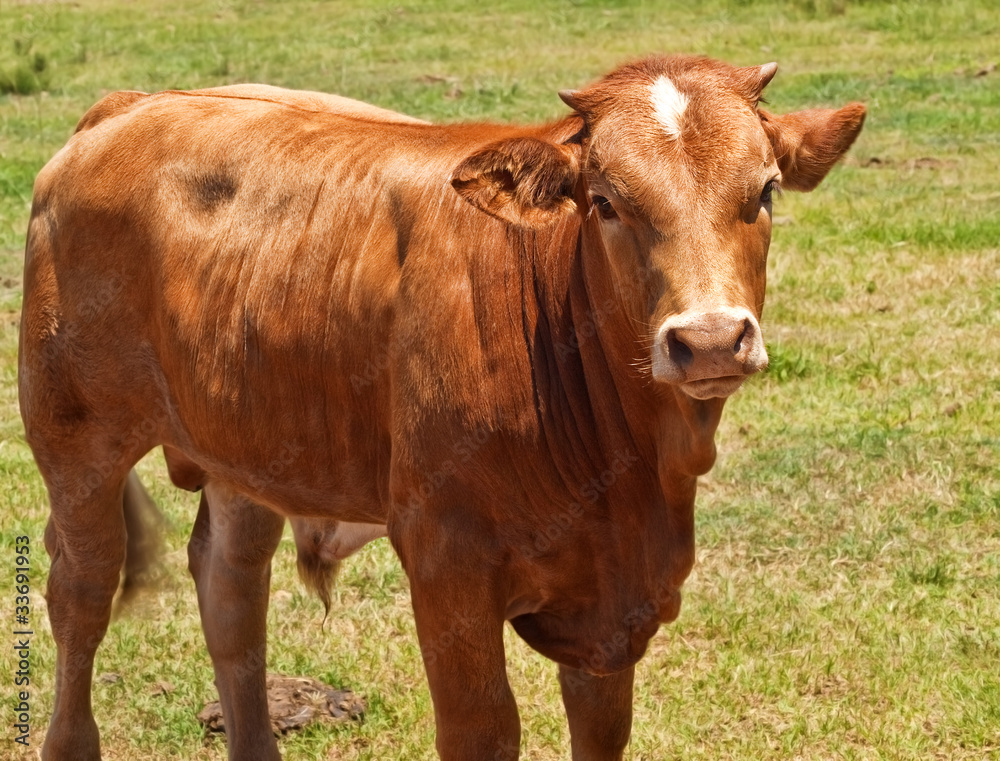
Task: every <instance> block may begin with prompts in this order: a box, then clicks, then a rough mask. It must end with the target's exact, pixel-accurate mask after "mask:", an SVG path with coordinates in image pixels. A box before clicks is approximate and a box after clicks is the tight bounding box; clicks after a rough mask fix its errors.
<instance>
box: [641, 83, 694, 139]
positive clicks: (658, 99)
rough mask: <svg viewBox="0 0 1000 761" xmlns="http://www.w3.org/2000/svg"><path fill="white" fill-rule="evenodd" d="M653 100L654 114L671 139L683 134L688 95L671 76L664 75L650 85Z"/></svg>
mask: <svg viewBox="0 0 1000 761" xmlns="http://www.w3.org/2000/svg"><path fill="white" fill-rule="evenodd" d="M649 92H650V94H651V95H652V101H653V116H654V117H656V120H657V121H658V122H659V123H660V125H661V126H662V127H663V129H664V130H665V131H666V133H667V135H669V137H670V139H671V140H677V139H678V138H679V137H680V136H681V119H682V118H683V117H684V109H686V108H687V104H688V99H687V95H685V94H684V93H682V92H681V91H680V90H678V89H677V87H676V86H675V85H674V83H673V82H671V81H670V77H668V76H666V75H664V76H662V77H660V78H659V79H657V80H656V81H655V82H653V84H651V85H650V86H649Z"/></svg>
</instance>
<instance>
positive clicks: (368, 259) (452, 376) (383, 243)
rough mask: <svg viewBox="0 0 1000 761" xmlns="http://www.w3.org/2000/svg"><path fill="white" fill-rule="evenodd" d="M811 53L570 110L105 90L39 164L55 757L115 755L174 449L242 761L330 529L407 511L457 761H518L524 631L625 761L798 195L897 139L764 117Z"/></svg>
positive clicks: (31, 255)
mask: <svg viewBox="0 0 1000 761" xmlns="http://www.w3.org/2000/svg"><path fill="white" fill-rule="evenodd" d="M775 69H776V67H775V65H774V64H768V65H765V66H755V67H749V68H734V67H731V66H728V65H726V64H723V63H719V62H716V61H711V60H707V59H702V58H688V57H670V58H667V57H652V58H648V59H646V60H642V61H639V62H637V63H633V64H630V65H626V66H623V67H621V68H619V69H618V70H616V71H614V72H613V73H612V74H610V75H608V76H607V77H605V78H604V79H602V80H600V81H598V82H597V83H595V84H593V85H590V86H588V87H586V88H585V89H583V90H580V91H576V92H567V93H563V94H562V98H563V100H564V101H565V102H566V103H567V104H568V105H569V106H570V107H571V108H572V109H573V113H572V114H570V115H569V116H567V117H565V118H563V119H560V120H559V121H556V122H554V123H551V124H546V125H543V126H540V127H519V126H498V125H486V124H463V125H452V126H434V125H428V124H423V123H418V122H415V121H409V120H407V119H406V117H402V116H393V115H391V114H387V113H386V112H384V111H381V110H379V111H377V112H375V111H367V110H366V108H365V107H364V106H359V105H356V104H355V105H351V104H352V103H353V102H350V101H347V102H345V101H342V100H340V99H325V98H324V97H323V96H316V95H296V94H293V93H286V92H284V91H279V90H274V89H272V88H260V89H255V88H246V87H244V88H239V89H235V90H233V89H226V88H223V89H219V90H211V91H200V92H193V93H178V92H170V93H161V94H158V95H149V96H147V95H144V94H140V93H132V94H125V95H122V94H118V95H113V96H109V98H110V100H108V99H106V100H104V101H102V102H101V103H99V104H98V105H97V106H95V109H96V111H92V112H91V113H90V114H88V116H86V117H84V126H85V128H84V129H81V130H80V131H79V132H77V134H75V135H74V136H73V138H72V139H71V140H70V142H69V144H68V145H67V146H66V147H65V148H64V149H63V150H62V151H61V152H60V153H59V154H57V155H56V157H55V158H54V159H53V160H52V161H51V162H50V163H49V164H48V165H47V166H46V167H45V169H44V170H43V171H42V172H41V174H40V175H39V177H38V180H37V183H36V185H35V197H34V206H33V211H32V218H31V224H30V229H29V236H28V245H27V254H26V264H25V280H24V284H25V294H24V308H23V316H22V325H21V348H20V401H21V410H22V416H23V418H24V422H25V427H26V430H27V437H28V441H29V443H30V445H31V447H32V450H33V452H34V454H35V458H36V460H37V462H38V466H39V469H40V470H41V472H42V475H43V477H44V479H45V482H46V485H47V487H48V490H49V497H50V500H51V518H50V521H49V525H48V528H47V530H46V537H45V538H46V546H47V548H48V550H49V552H50V554H51V556H52V567H51V571H50V576H49V582H48V601H49V615H50V618H51V623H52V631H53V636H54V638H55V640H56V644H57V647H58V663H57V672H56V685H57V686H56V699H55V712H54V715H53V717H52V721H51V725H50V728H49V731H48V736H47V738H46V743H45V748H44V752H43V756H44V757H45V758H46V759H60V760H63V759H96V758H99V755H100V750H99V740H98V731H97V726H96V723H95V721H94V717H93V715H92V713H91V709H90V687H91V673H92V666H93V659H94V653H95V651H96V648H97V645H98V643H99V642H100V639H101V637H102V636H103V634H104V632H105V629H106V626H107V624H108V617H109V611H110V608H111V601H112V596H113V594H114V591H115V588H116V586H117V583H118V576H119V571H120V569H121V566H122V562H123V556H124V552H125V549H124V548H125V540H126V529H125V526H124V521H123V517H122V508H121V505H122V501H121V500H122V492H123V487H124V484H125V482H126V479H127V474H128V472H129V469H130V468H131V467H132V465H133V464H134V463H135V462H136V461H137V460H138V459H139V458H140V457H141V456H142V455H143V454H144V453H145V452H147V451H149V450H150V449H151V448H152V447H154V446H156V445H158V444H166V445H168V446H170V447H173V448H174V449H175V450H177V451H178V452H180V453H182V454H183V456H184V457H185V458H186V459H188V460H190V461H191V462H192V463H194V464H196V465H197V467H198V468H200V469H201V470H203V471H204V473H205V474H206V476H207V478H206V484H205V492H206V495H207V500H208V504H210V506H211V509H209V510H206V511H204V513H205V514H204V515H202V514H200V516H199V521H200V523H201V524H202V525H200V526H199V527H196V529H195V531H196V535H201V536H207V537H208V540H209V541H207V542H201V543H198V546H199V547H202V548H203V551H197V552H192V555H191V565H192V570H193V572H194V575H195V579H196V584H197V587H198V594H199V599H200V601H201V603H202V614H203V615H202V618H203V625H204V629H205V634H206V639H207V642H208V647H209V652H210V653H211V656H212V660H213V664H214V667H215V671H216V682H217V684H218V687H219V692H220V697H221V700H222V705H223V709H224V711H225V713H226V724H227V727H229V728H230V729H229V754H230V758H233V759H277V758H279V755H278V751H277V747H276V744H275V741H274V739H273V737H272V736H271V734H270V730H269V728H268V723H267V720H266V715H265V710H266V706H265V705H264V698H263V695H264V658H263V653H264V636H265V632H264V613H265V607H266V602H267V583H268V571H269V567H270V566H269V563H270V558H271V555H272V552H273V549H274V546H275V544H276V542H277V541H278V535H279V532H280V528H281V522H282V516H283V515H297V516H300V517H306V518H310V517H314V518H332V519H336V520H342V521H347V522H354V523H367V524H387V526H388V532H389V537H390V539H391V541H392V544H393V546H394V548H395V550H396V551H397V553H398V554H399V557H400V560H401V562H402V565H403V568H404V569H405V570H406V573H407V575H408V577H409V580H410V586H411V596H412V602H413V607H414V613H415V618H416V623H417V630H418V635H419V638H420V644H421V648H422V651H423V653H424V662H425V665H426V669H427V675H428V679H429V682H430V689H431V694H432V697H433V700H434V710H435V716H436V721H437V746H438V751H439V753H440V756H441V758H442V759H445V761H458V760H459V759H461V760H462V761H481V760H482V759H491V760H499V759H514V758H516V757H517V755H518V744H519V735H520V725H519V720H518V715H517V709H516V706H515V703H514V697H513V696H512V694H511V691H510V688H509V685H508V683H507V677H506V673H505V658H504V649H503V626H504V622H505V621H510V622H511V623H512V624H513V626H514V628H515V629H516V631H517V632H518V633H519V634H520V635H521V636H522V637H523V638H524V639H525V640H526V641H527V642H528V643H529V644H530V645H531V646H532V647H534V648H535V649H536V650H538V651H539V652H541V653H543V654H545V655H546V656H548V657H550V658H552V659H554V660H556V661H557V662H558V663H559V664H560V682H561V685H562V688H563V690H562V691H563V699H564V703H565V707H566V711H567V714H568V717H569V725H570V735H571V742H572V749H573V758H574V759H575V761H583V760H584V759H586V760H587V761H606V760H610V759H620V758H621V757H622V753H623V749H624V747H625V745H626V743H627V741H628V737H629V733H630V728H631V710H632V709H631V704H632V682H633V674H634V664H635V663H636V661H637V660H638V659H639V658H640V657H641V656H642V654H643V652H644V651H645V649H646V646H647V644H648V642H649V639H650V637H652V635H653V634H654V633H655V632H656V630H657V628H658V627H659V625H660V624H661V623H663V622H667V621H671V620H672V619H674V618H675V617H676V616H677V614H678V611H679V606H680V591H679V590H680V587H681V585H682V583H683V581H684V579H685V578H686V576H687V575H688V572H689V570H690V568H691V565H692V562H693V559H694V533H693V523H694V516H693V507H694V496H695V487H696V481H697V477H698V475H699V474H702V473H705V472H706V471H707V470H708V469H709V468H710V467H711V466H712V463H713V461H714V459H715V445H714V433H715V430H716V426H717V424H718V422H719V416H720V414H721V412H722V408H723V404H724V402H725V399H726V397H728V396H729V395H731V394H732V393H733V392H735V391H736V390H737V388H739V386H740V384H741V383H742V382H743V381H744V379H745V378H747V377H748V376H749V375H751V374H753V373H755V372H757V371H759V370H761V369H762V368H763V367H764V366H765V365H766V362H767V357H766V353H765V349H764V343H763V339H762V336H761V331H760V325H759V323H758V320H759V317H760V312H761V309H762V306H763V303H764V280H765V263H766V257H767V250H768V246H769V242H770V235H771V200H772V194H773V192H774V191H775V189H776V188H777V187H778V186H779V184H780V186H782V187H784V188H788V189H792V190H811V189H812V188H813V187H815V186H816V185H817V184H818V183H819V181H820V180H821V179H822V178H823V177H824V176H825V174H826V173H827V172H828V171H829V169H830V168H831V167H832V166H833V165H834V164H835V163H836V161H837V160H838V159H839V158H840V157H841V156H842V155H843V154H844V152H845V151H846V150H847V149H848V147H849V146H850V145H851V143H852V142H853V140H854V139H855V137H856V136H857V134H858V132H859V131H860V129H861V125H862V122H863V120H864V115H865V109H864V107H863V106H861V105H859V104H853V105H850V106H847V107H845V108H842V109H840V110H810V111H803V112H798V113H793V114H789V115H786V116H780V117H779V116H772V115H770V114H767V113H765V112H764V111H761V110H759V109H758V107H757V106H758V102H759V99H760V95H761V92H762V90H763V88H764V86H765V85H766V84H767V83H768V81H770V79H771V78H772V77H773V75H774V72H775ZM217 525H218V526H219V527H221V529H224V530H221V531H218V532H216V531H214V527H216V526H217ZM204 548H207V549H204Z"/></svg>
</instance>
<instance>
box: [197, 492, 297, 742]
mask: <svg viewBox="0 0 1000 761" xmlns="http://www.w3.org/2000/svg"><path fill="white" fill-rule="evenodd" d="M283 526H284V519H283V518H282V517H281V516H279V515H276V514H275V513H273V512H271V511H270V510H268V509H267V508H264V507H261V506H260V505H257V504H255V503H253V502H250V501H249V500H247V499H245V498H243V497H241V496H239V495H237V494H234V493H233V492H232V491H230V490H229V489H227V488H225V487H223V486H220V485H217V484H214V483H210V484H208V485H207V486H206V487H205V491H204V492H203V493H202V498H201V506H200V507H199V510H198V518H197V520H196V521H195V526H194V531H193V532H192V534H191V541H190V542H189V543H188V564H189V568H190V570H191V575H192V576H194V580H195V586H196V587H197V589H198V607H199V609H200V610H201V623H202V628H203V629H204V630H205V642H206V643H207V644H208V652H209V655H211V657H212V666H213V667H214V669H215V684H216V687H217V688H218V690H219V701H220V703H221V704H222V715H223V718H224V719H225V722H226V742H227V745H228V751H229V758H230V759H234V761H235V759H240V761H280V758H281V755H280V754H279V753H278V745H277V743H276V741H275V739H274V734H273V732H272V730H271V721H270V717H269V715H268V710H267V671H266V667H267V658H266V652H267V599H268V592H269V587H270V582H271V557H272V556H273V555H274V551H275V549H276V548H277V546H278V542H279V541H280V539H281V531H282V527H283Z"/></svg>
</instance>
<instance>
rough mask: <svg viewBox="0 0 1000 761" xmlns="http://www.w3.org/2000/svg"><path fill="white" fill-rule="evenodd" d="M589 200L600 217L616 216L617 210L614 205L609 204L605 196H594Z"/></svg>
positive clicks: (610, 217) (613, 217) (609, 217)
mask: <svg viewBox="0 0 1000 761" xmlns="http://www.w3.org/2000/svg"><path fill="white" fill-rule="evenodd" d="M590 200H591V203H593V204H594V208H595V209H597V213H598V214H600V215H601V219H615V218H617V216H618V212H616V211H615V207H614V206H612V205H611V201H609V200H608V199H607V198H605V197H604V196H594V197H593V198H591V199H590Z"/></svg>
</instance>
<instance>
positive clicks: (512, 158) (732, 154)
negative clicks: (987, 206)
mask: <svg viewBox="0 0 1000 761" xmlns="http://www.w3.org/2000/svg"><path fill="white" fill-rule="evenodd" d="M776 68H777V67H776V66H775V64H767V65H764V66H759V67H749V68H734V67H731V66H728V65H726V64H723V63H719V62H716V61H710V60H706V59H698V58H651V59H647V60H644V61H640V62H638V63H635V64H630V65H628V66H624V67H622V68H621V69H619V70H617V71H615V72H614V73H612V74H610V75H609V76H608V77H605V78H604V79H603V80H601V81H600V82H597V83H596V84H594V85H592V86H590V87H588V88H586V89H584V90H582V91H577V92H567V93H561V97H562V98H563V100H564V101H565V102H566V103H567V104H569V105H570V106H571V107H572V108H573V109H574V110H576V111H577V113H579V114H580V116H582V117H583V122H584V125H585V126H584V130H583V131H582V132H581V133H580V134H579V135H578V136H576V137H575V138H574V139H572V140H570V141H568V142H567V143H565V144H556V143H549V142H546V141H542V140H536V139H534V138H517V139H515V140H510V141H504V143H501V144H497V145H496V146H491V147H490V148H489V149H487V150H486V151H484V152H481V153H480V154H477V155H476V156H473V157H470V158H469V159H467V160H466V162H464V163H463V164H462V165H461V166H460V167H459V168H458V169H457V170H456V172H455V177H454V180H453V184H454V185H455V187H456V189H458V190H459V192H461V193H463V195H465V196H466V198H468V199H469V200H470V201H471V202H472V203H474V204H475V205H477V206H479V207H480V208H483V209H484V210H485V211H488V212H489V213H491V214H494V215H495V216H500V217H502V218H505V219H507V220H508V221H511V222H514V223H515V224H519V225H522V226H533V227H534V226H539V225H541V224H546V223H550V222H551V221H552V220H553V219H554V218H556V217H558V216H559V215H561V214H566V213H571V212H573V211H576V212H577V213H580V214H582V215H583V217H584V219H583V222H582V225H583V228H582V229H583V234H584V245H585V246H586V247H588V249H591V250H597V251H598V253H599V255H600V256H601V257H602V259H603V261H605V262H606V263H607V265H608V267H607V271H608V273H609V277H610V279H611V280H612V284H613V287H614V288H615V290H616V292H617V294H618V297H619V300H620V301H621V303H622V304H623V305H624V307H625V308H626V310H627V311H628V313H629V316H630V318H631V320H632V322H633V323H634V324H636V325H640V326H646V327H647V328H648V330H647V334H646V335H644V336H643V335H640V338H642V339H645V340H646V346H647V347H648V357H642V358H641V359H642V360H646V359H648V361H649V366H650V367H651V370H652V376H653V379H654V380H655V381H657V382H660V383H664V384H670V385H672V386H675V387H677V388H679V389H680V390H681V391H683V392H684V393H686V394H687V395H689V396H691V397H694V398H697V399H707V398H711V397H725V396H728V395H730V394H732V393H733V392H734V391H736V389H737V388H739V386H740V385H741V384H742V383H743V381H744V380H745V379H746V378H747V377H748V376H750V375H752V374H753V373H755V372H757V371H759V370H761V369H762V368H764V367H765V366H766V365H767V352H766V350H765V348H764V340H763V336H762V334H761V330H760V324H759V319H760V315H761V309H762V308H763V304H764V283H765V272H766V262H767V250H768V245H769V243H770V239H771V209H772V203H773V196H774V195H775V194H776V192H777V190H778V189H779V188H781V187H784V188H788V189H792V190H811V189H812V188H813V187H815V186H816V185H817V184H818V183H819V181H820V180H821V179H822V178H823V176H825V174H826V173H827V171H829V169H830V168H831V167H832V166H833V164H834V163H836V161H837V160H838V159H839V158H840V157H841V156H842V155H843V153H844V152H845V151H846V150H847V148H848V147H849V146H850V145H851V143H852V142H853V141H854V138H855V137H856V136H857V134H858V132H859V131H860V129H861V125H862V122H863V120H864V113H865V110H864V107H863V106H861V105H859V104H854V105H851V106H847V107H845V108H844V109H841V110H839V111H826V110H817V111H806V112H800V113H798V114H790V115H788V116H786V117H772V116H770V115H767V114H765V113H764V112H761V111H759V110H758V108H757V104H758V101H759V100H760V95H761V92H762V90H763V88H764V86H765V85H766V84H767V83H768V82H769V81H770V79H771V78H772V77H773V76H774V73H775V70H776ZM487 156H488V157H489V158H488V160H487V159H486V157H487ZM490 172H492V173H493V174H492V175H491V174H490ZM504 172H506V175H504V176H502V177H501V176H500V175H502V174H503V173H504ZM487 176H489V177H492V178H493V180H492V183H487V182H484V181H483V178H485V177H487ZM497 178H499V179H497Z"/></svg>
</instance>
